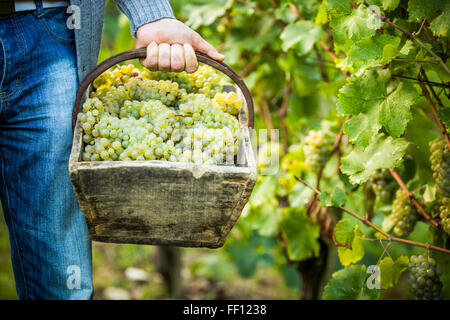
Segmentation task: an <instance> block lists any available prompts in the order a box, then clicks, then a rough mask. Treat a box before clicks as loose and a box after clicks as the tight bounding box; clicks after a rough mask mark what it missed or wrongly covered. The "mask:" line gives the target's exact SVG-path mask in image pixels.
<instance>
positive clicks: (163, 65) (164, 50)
mask: <svg viewBox="0 0 450 320" xmlns="http://www.w3.org/2000/svg"><path fill="white" fill-rule="evenodd" d="M158 47H159V48H158V69H159V70H161V71H170V45H169V44H167V43H161V44H160V45H159V46H158Z"/></svg>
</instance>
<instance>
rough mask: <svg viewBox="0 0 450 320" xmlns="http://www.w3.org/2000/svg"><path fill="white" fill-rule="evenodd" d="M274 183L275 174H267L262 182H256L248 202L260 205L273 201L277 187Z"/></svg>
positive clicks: (275, 181)
mask: <svg viewBox="0 0 450 320" xmlns="http://www.w3.org/2000/svg"><path fill="white" fill-rule="evenodd" d="M276 183H277V180H276V177H275V176H267V177H266V178H265V179H263V180H262V182H260V183H258V184H257V185H256V186H255V190H254V191H253V193H252V196H251V198H250V204H251V205H252V206H260V205H267V204H268V203H271V202H273V200H274V198H275V192H276V188H277V184H276Z"/></svg>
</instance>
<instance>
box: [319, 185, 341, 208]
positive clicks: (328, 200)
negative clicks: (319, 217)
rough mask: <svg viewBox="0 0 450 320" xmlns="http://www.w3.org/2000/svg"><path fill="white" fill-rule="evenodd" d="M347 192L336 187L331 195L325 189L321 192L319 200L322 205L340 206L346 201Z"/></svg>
mask: <svg viewBox="0 0 450 320" xmlns="http://www.w3.org/2000/svg"><path fill="white" fill-rule="evenodd" d="M345 197H346V196H345V192H344V191H342V190H341V189H340V188H335V189H334V190H333V192H332V194H331V195H330V194H329V193H328V192H326V191H324V192H322V193H321V194H320V196H319V200H320V204H321V206H322V207H338V206H342V205H343V204H344V203H345Z"/></svg>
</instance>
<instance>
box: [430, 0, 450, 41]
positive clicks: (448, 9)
mask: <svg viewBox="0 0 450 320" xmlns="http://www.w3.org/2000/svg"><path fill="white" fill-rule="evenodd" d="M430 28H431V31H433V33H434V35H435V36H444V37H446V36H447V33H448V30H449V29H450V4H449V3H448V2H447V4H446V6H445V8H444V9H443V11H442V13H441V15H440V16H438V17H437V18H436V19H434V20H433V22H431V25H430Z"/></svg>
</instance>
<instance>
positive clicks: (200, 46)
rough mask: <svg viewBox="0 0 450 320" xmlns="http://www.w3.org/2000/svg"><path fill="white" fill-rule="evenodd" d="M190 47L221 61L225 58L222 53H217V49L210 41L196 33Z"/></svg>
mask: <svg viewBox="0 0 450 320" xmlns="http://www.w3.org/2000/svg"><path fill="white" fill-rule="evenodd" d="M192 47H193V48H194V50H196V51H200V52H202V53H204V54H207V55H208V56H210V57H211V58H213V59H214V60H219V61H223V60H224V59H225V56H224V55H223V54H221V53H219V51H217V50H216V48H214V47H213V46H212V45H211V44H210V43H208V42H207V41H206V40H204V39H203V38H202V37H201V36H199V35H196V36H195V37H194V41H193V43H192Z"/></svg>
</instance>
